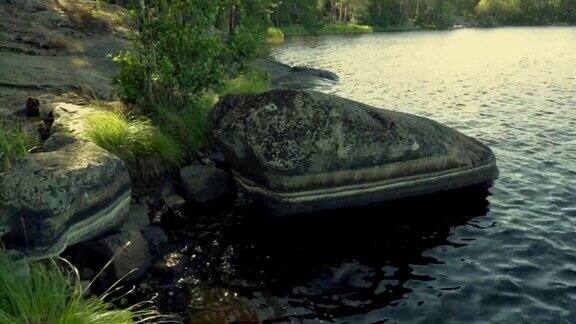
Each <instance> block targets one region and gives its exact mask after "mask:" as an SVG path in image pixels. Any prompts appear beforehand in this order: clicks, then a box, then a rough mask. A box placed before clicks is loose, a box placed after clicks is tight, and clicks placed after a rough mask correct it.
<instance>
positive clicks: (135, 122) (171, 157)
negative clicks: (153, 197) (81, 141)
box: [86, 111, 184, 177]
mask: <svg viewBox="0 0 576 324" xmlns="http://www.w3.org/2000/svg"><path fill="white" fill-rule="evenodd" d="M86 136H87V137H88V138H89V139H90V140H92V141H93V142H94V143H96V145H98V146H100V147H102V148H104V149H105V150H107V151H109V152H111V153H113V154H115V155H117V156H119V157H120V158H121V159H122V160H124V161H125V162H126V163H127V165H128V166H129V167H130V169H131V172H132V174H133V175H135V176H144V177H147V176H151V175H154V174H157V173H162V171H163V169H164V167H163V165H164V164H167V165H168V166H179V165H181V164H182V163H183V161H184V152H183V150H182V147H181V146H180V144H179V143H178V142H177V141H176V140H174V139H173V138H172V137H171V136H170V135H168V134H166V133H164V132H163V131H161V130H159V129H158V128H157V127H156V126H154V125H153V124H152V121H151V120H150V119H147V118H145V117H138V118H135V119H130V118H127V117H126V116H124V115H123V114H121V113H117V112H106V111H102V112H98V113H97V114H95V115H92V116H90V117H89V118H88V119H87V120H86ZM141 160H146V161H149V163H151V165H147V166H146V165H142V164H141Z"/></svg>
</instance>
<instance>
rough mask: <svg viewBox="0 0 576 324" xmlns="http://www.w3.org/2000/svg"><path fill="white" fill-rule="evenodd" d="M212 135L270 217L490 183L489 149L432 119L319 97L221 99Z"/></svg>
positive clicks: (276, 93) (285, 94) (280, 94)
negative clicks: (268, 207) (273, 213)
mask: <svg viewBox="0 0 576 324" xmlns="http://www.w3.org/2000/svg"><path fill="white" fill-rule="evenodd" d="M213 123H214V125H215V126H214V137H215V139H216V142H217V145H218V146H219V148H220V149H221V150H222V152H223V154H224V155H225V156H226V158H227V160H228V162H229V163H230V165H231V168H232V169H233V170H234V172H235V176H236V179H237V180H238V182H239V184H240V185H241V187H242V189H244V190H246V191H247V192H249V193H251V194H252V195H253V196H255V197H256V198H257V199H264V200H265V201H266V202H267V203H268V205H269V206H270V207H271V209H272V210H273V211H274V212H275V213H277V214H291V213H302V212H311V211H314V210H321V209H325V208H339V207H346V206H351V205H364V204H369V203H374V202H379V201H384V200H391V199H398V198H403V197H407V196H414V195H421V194H426V193H432V192H435V191H440V190H449V189H454V188H459V187H464V186H468V185H476V184H483V183H487V184H489V183H491V181H492V180H493V179H494V178H495V177H496V175H497V169H496V166H495V158H494V154H493V153H492V151H491V150H490V149H489V148H488V147H486V146H485V145H483V144H481V143H480V142H478V141H476V140H474V139H472V138H470V137H467V136H465V135H463V134H461V133H459V132H457V131H455V130H453V129H450V128H449V127H447V126H444V125H442V124H440V123H437V122H434V121H432V120H430V119H427V118H423V117H418V116H414V115H409V114H405V113H399V112H393V111H388V110H384V109H378V108H374V107H370V106H368V105H364V104H361V103H359V102H354V101H351V100H347V99H343V98H339V97H335V96H330V95H326V94H322V93H318V92H311V91H296V90H273V91H270V92H267V93H264V94H260V95H236V96H234V95H233V96H228V97H225V98H224V99H222V100H221V101H220V103H219V104H218V105H217V107H216V109H215V110H214V113H213Z"/></svg>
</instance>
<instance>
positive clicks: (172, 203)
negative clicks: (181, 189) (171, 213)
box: [164, 195, 186, 209]
mask: <svg viewBox="0 0 576 324" xmlns="http://www.w3.org/2000/svg"><path fill="white" fill-rule="evenodd" d="M164 203H166V205H168V207H170V209H180V208H182V207H184V205H186V200H185V199H184V198H182V197H180V196H178V195H171V196H168V197H166V198H164Z"/></svg>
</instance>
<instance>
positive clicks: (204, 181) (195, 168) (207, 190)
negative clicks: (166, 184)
mask: <svg viewBox="0 0 576 324" xmlns="http://www.w3.org/2000/svg"><path fill="white" fill-rule="evenodd" d="M180 177H181V178H182V186H183V187H184V189H185V190H186V193H187V197H188V199H190V200H193V201H196V202H199V203H208V202H210V201H211V200H214V199H216V198H220V197H223V196H225V195H228V194H231V193H233V182H232V175H231V174H230V173H228V172H226V171H224V170H220V169H217V168H215V167H213V166H207V165H191V166H188V167H185V168H183V169H182V170H180Z"/></svg>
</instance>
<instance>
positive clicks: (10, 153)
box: [0, 120, 38, 174]
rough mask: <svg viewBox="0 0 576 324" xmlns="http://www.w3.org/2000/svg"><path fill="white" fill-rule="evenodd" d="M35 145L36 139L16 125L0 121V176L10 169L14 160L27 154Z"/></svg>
mask: <svg viewBox="0 0 576 324" xmlns="http://www.w3.org/2000/svg"><path fill="white" fill-rule="evenodd" d="M37 144H38V141H37V139H35V138H34V137H33V135H32V134H30V133H28V132H27V131H26V130H24V129H23V128H22V127H21V126H19V125H18V124H16V123H11V122H8V121H2V120H0V174H2V173H3V172H6V171H8V169H10V167H11V165H12V162H13V161H14V159H16V158H18V157H21V156H24V155H26V154H28V153H29V152H30V150H31V149H32V148H34V146H36V145H37Z"/></svg>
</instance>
